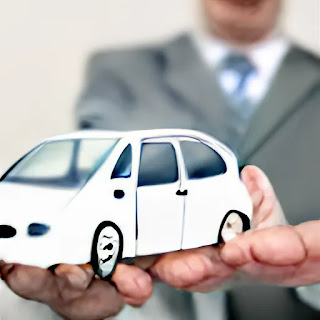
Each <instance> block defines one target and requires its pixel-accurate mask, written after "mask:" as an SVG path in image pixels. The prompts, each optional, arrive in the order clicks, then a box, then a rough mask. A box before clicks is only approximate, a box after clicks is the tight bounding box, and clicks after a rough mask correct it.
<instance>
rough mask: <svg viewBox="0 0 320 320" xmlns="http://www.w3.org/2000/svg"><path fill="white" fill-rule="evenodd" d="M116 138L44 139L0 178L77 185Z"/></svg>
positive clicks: (86, 179) (36, 183) (93, 171)
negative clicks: (46, 140)
mask: <svg viewBox="0 0 320 320" xmlns="http://www.w3.org/2000/svg"><path fill="white" fill-rule="evenodd" d="M118 141H119V139H72V140H61V141H49V142H45V143H43V144H41V145H39V146H38V147H36V148H35V149H33V150H32V151H31V152H29V153H28V154H27V155H25V156H24V157H23V158H22V159H21V160H19V161H18V162H17V163H16V164H15V165H14V166H13V167H12V168H10V169H9V171H7V173H5V174H4V176H3V177H2V178H1V181H6V182H16V183H27V184H33V185H46V186H49V187H50V186H51V187H66V188H81V187H82V186H83V185H84V184H85V183H86V182H87V181H88V180H89V179H90V177H91V176H92V175H93V174H94V173H95V172H96V171H97V170H98V169H99V167H100V166H101V165H102V164H103V163H104V161H105V160H106V159H107V158H108V156H109V154H110V153H111V151H112V150H113V149H114V147H115V145H116V144H117V142H118Z"/></svg>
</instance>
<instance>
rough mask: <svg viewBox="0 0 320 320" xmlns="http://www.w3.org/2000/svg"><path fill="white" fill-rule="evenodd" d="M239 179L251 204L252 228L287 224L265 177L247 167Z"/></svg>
mask: <svg viewBox="0 0 320 320" xmlns="http://www.w3.org/2000/svg"><path fill="white" fill-rule="evenodd" d="M241 178H242V180H243V182H244V184H245V186H246V188H247V190H248V192H249V194H250V196H251V199H252V204H253V219H252V225H253V228H254V229H256V228H259V229H261V228H266V227H270V226H274V225H285V224H287V222H286V219H285V216H284V213H283V210H282V208H281V205H280V203H279V201H278V199H277V196H276V194H275V192H274V189H273V187H272V185H271V183H270V181H269V179H268V178H267V176H266V175H265V174H264V173H263V171H262V170H260V169H259V168H258V167H255V166H247V167H245V168H244V169H243V171H242V173H241Z"/></svg>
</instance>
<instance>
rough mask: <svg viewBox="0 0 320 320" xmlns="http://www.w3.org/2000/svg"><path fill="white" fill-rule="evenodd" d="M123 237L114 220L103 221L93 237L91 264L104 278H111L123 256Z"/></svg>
mask: <svg viewBox="0 0 320 320" xmlns="http://www.w3.org/2000/svg"><path fill="white" fill-rule="evenodd" d="M122 248H123V237H122V233H121V230H120V229H119V227H118V226H117V225H116V224H114V223H113V222H103V223H101V224H100V225H99V226H98V228H97V230H96V232H95V234H94V238H93V242H92V251H91V265H92V267H93V270H94V271H95V273H96V274H97V275H99V276H100V278H101V279H103V280H110V279H111V277H112V275H113V273H114V270H115V268H116V266H117V264H118V262H119V261H120V260H121V258H122Z"/></svg>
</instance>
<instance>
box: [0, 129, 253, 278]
mask: <svg viewBox="0 0 320 320" xmlns="http://www.w3.org/2000/svg"><path fill="white" fill-rule="evenodd" d="M0 181H1V182H0V212H1V215H0V258H1V259H4V260H5V261H8V262H16V263H23V264H30V265H35V266H40V267H49V266H52V265H56V264H59V263H69V264H83V263H88V262H90V263H91V264H92V266H93V268H94V270H95V272H96V273H97V274H98V275H99V276H100V277H101V278H104V279H109V278H110V277H111V275H112V273H113V271H114V269H115V267H116V265H117V263H118V262H119V261H123V260H125V259H126V258H130V259H131V258H134V257H136V256H145V255H153V254H159V253H165V252H170V251H176V250H181V249H190V248H197V247H202V246H207V245H211V244H215V243H219V242H223V240H227V239H228V238H229V237H234V236H235V235H236V234H237V233H240V232H243V231H245V230H247V229H249V228H250V219H251V216H252V203H251V199H250V196H249V194H248V192H247V190H246V188H245V186H244V184H243V183H242V181H241V180H240V177H239V169H238V165H237V159H236V157H235V155H234V154H233V153H232V152H231V151H230V150H229V149H228V148H227V147H226V146H224V145H223V144H222V143H220V142H219V141H217V140H215V139H214V138H212V137H210V136H208V135H206V134H203V133H200V132H197V131H191V130H180V129H159V130H146V131H132V132H110V131H82V132H81V131H80V132H76V133H72V134H67V135H63V136H58V137H55V138H51V139H48V140H46V141H44V142H43V143H41V144H40V145H39V146H37V147H36V148H34V149H33V150H32V151H30V152H29V153H28V154H26V155H25V156H24V157H23V158H22V159H20V160H19V161H18V162H17V163H16V164H14V165H13V166H12V167H11V168H10V169H9V170H8V171H7V172H6V173H5V174H4V175H3V177H2V178H1V180H0Z"/></svg>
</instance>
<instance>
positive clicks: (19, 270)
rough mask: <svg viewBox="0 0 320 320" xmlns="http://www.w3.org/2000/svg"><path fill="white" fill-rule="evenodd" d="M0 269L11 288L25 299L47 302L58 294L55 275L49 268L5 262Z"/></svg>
mask: <svg viewBox="0 0 320 320" xmlns="http://www.w3.org/2000/svg"><path fill="white" fill-rule="evenodd" d="M0 269H1V275H2V279H3V280H4V281H5V282H6V283H7V285H8V286H9V288H10V289H11V290H12V291H13V292H15V293H16V294H17V295H19V296H21V297H23V298H25V299H29V300H34V301H39V302H43V303H46V302H48V301H50V300H53V299H56V297H57V296H58V290H57V287H56V282H55V277H54V275H53V274H52V273H51V272H50V271H49V270H46V269H41V268H36V267H30V266H23V265H19V264H5V263H4V262H2V263H1V265H0Z"/></svg>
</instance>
